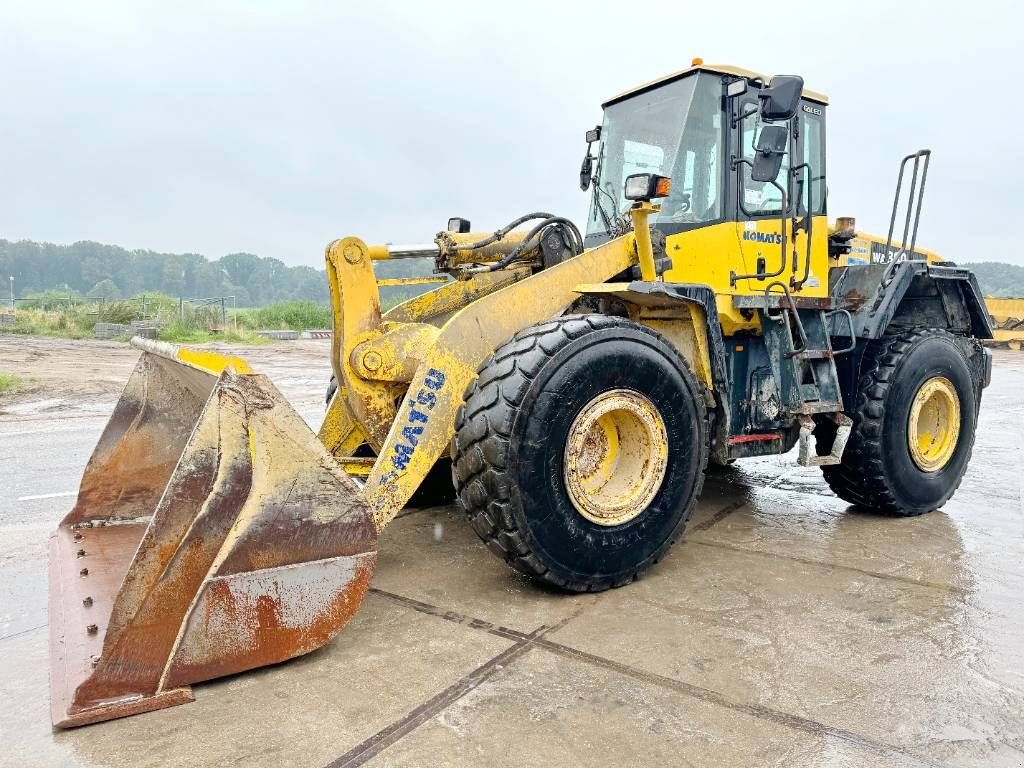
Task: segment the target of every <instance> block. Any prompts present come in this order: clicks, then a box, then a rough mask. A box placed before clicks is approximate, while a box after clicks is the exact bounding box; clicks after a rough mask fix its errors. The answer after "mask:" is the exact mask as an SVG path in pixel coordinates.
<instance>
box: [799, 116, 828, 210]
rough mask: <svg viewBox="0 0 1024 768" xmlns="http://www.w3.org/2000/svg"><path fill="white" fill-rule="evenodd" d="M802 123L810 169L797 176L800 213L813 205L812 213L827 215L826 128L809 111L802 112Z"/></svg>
mask: <svg viewBox="0 0 1024 768" xmlns="http://www.w3.org/2000/svg"><path fill="white" fill-rule="evenodd" d="M801 121H802V122H803V126H802V130H801V136H802V142H803V146H804V151H803V162H805V163H807V164H808V165H809V166H810V169H809V170H808V171H801V172H800V174H799V176H797V184H798V185H799V187H798V189H799V190H800V193H801V197H802V199H801V205H800V211H801V212H804V211H806V210H807V209H808V208H809V207H811V206H812V205H813V211H812V213H815V214H822V213H825V126H824V124H823V122H822V118H821V117H819V116H816V115H813V114H810V113H808V112H807V110H803V111H802V112H801ZM808 181H809V182H810V183H809V184H808ZM808 195H810V200H809V201H808Z"/></svg>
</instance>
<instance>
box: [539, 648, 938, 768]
mask: <svg viewBox="0 0 1024 768" xmlns="http://www.w3.org/2000/svg"><path fill="white" fill-rule="evenodd" d="M544 634H548V633H546V632H545V633H544ZM530 644H531V645H532V646H535V647H537V648H539V649H540V650H543V651H548V652H549V653H554V654H557V655H559V656H562V657H563V658H567V659H571V660H574V661H579V662H583V663H586V664H590V665H591V666H596V667H600V668H603V669H606V670H608V671H612V672H617V673H619V674H621V675H626V676H627V677H632V678H633V679H635V680H639V681H641V682H644V683H648V684H650V685H655V686H658V687H660V688H667V689H669V690H672V691H675V692H676V693H681V694H683V695H685V696H690V697H691V698H695V699H699V700H701V701H704V702H707V703H709V704H714V705H717V706H720V707H723V708H725V709H729V710H732V711H734V712H740V713H742V714H746V715H749V716H751V717H755V718H758V719H760V720H768V721H771V722H773V723H776V724H777V725H781V726H784V727H787V728H791V729H794V730H798V731H804V732H806V733H811V734H813V735H816V736H825V737H830V738H833V739H838V740H841V741H845V742H848V743H851V744H854V745H856V746H859V747H863V748H866V749H869V750H871V751H873V752H879V753H882V754H894V753H895V754H898V755H901V756H902V757H908V758H911V759H913V760H916V761H918V762H919V763H920V764H921V765H927V766H934V767H935V768H946V766H947V764H946V763H942V762H939V761H936V760H933V759H931V758H929V757H926V756H923V755H918V754H915V753H914V752H911V751H910V750H907V749H905V748H903V747H899V746H896V745H894V744H886V743H884V742H880V741H875V740H874V739H871V738H869V737H867V736H862V735H861V734H859V733H855V732H853V731H849V730H846V729H845V728H838V727H836V726H831V725H826V724H825V723H822V722H819V721H818V720H812V719H810V718H807V717H801V716H800V715H792V714H789V713H788V712H783V711H781V710H777V709H771V708H770V707H765V706H761V705H760V704H744V703H742V702H737V701H733V700H732V699H729V698H728V697H726V696H725V695H724V694H722V693H719V692H718V691H715V690H713V689H711V688H704V687H702V686H699V685H693V684H692V683H686V682H683V681H682V680H676V679H675V678H672V677H666V676H664V675H659V674H657V673H655V672H647V671H645V670H642V669H637V668H636V667H631V666H629V665H628V664H623V663H621V662H618V661H614V660H613V659H608V658H605V657H604V656H597V655H594V654H592V653H587V652H586V651H581V650H579V649H578V648H573V647H572V646H568V645H563V644H562V643H558V642H555V641H553V640H547V639H545V638H544V637H543V636H538V637H537V638H535V639H533V640H532V641H531V643H530Z"/></svg>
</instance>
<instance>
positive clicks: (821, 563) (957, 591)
mask: <svg viewBox="0 0 1024 768" xmlns="http://www.w3.org/2000/svg"><path fill="white" fill-rule="evenodd" d="M687 543H688V544H699V545H701V546H702V547H714V548H716V549H725V550H728V551H729V552H737V553H739V554H743V555H759V556H761V557H771V558H775V559H778V560H789V561H791V562H794V563H803V564H804V565H813V566H817V567H819V568H828V569H830V570H838V571H850V572H851V573H859V574H861V575H862V576H869V577H871V578H873V579H880V580H882V581H896V582H900V583H902V584H911V585H913V586H915V587H925V588H926V589H937V590H940V591H942V592H949V593H950V594H953V595H958V596H960V597H967V595H968V594H969V592H968V590H966V589H963V588H962V587H955V586H952V585H950V584H939V583H938V582H934V581H925V580H924V579H914V578H911V577H910V576H899V575H897V574H888V573H880V572H878V571H870V570H868V569H867V568H858V567H857V566H855V565H842V564H841V563H829V562H826V561H825V560H814V559H813V558H810V557H797V556H796V555H783V554H780V553H778V552H762V551H760V550H757V549H747V548H746V547H737V546H733V545H732V544H722V543H720V542H717V541H701V540H699V539H687Z"/></svg>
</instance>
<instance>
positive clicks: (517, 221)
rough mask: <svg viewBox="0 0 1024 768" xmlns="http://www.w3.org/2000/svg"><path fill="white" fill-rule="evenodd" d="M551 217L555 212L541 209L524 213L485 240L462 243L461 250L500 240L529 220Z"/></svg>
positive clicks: (468, 249)
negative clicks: (545, 211)
mask: <svg viewBox="0 0 1024 768" xmlns="http://www.w3.org/2000/svg"><path fill="white" fill-rule="evenodd" d="M551 218H555V215H554V214H553V213H543V212H541V211H537V212H535V213H527V214H524V215H522V216H520V217H519V218H518V219H515V220H514V221H510V222H509V223H508V224H506V225H505V226H504V227H502V228H501V229H496V230H494V232H492V233H491V234H490V235H488V236H487V237H485V238H484V239H483V240H477V241H476V242H475V243H469V244H467V245H460V246H459V250H463V251H475V250H476V249H478V248H483V247H484V246H485V245H490V244H491V243H495V242H497V241H498V240H501V239H502V238H503V237H504V236H505V235H507V234H508V233H509V232H511V231H512V230H513V229H515V228H516V227H518V226H519V225H520V224H524V223H526V222H527V221H531V220H533V219H551Z"/></svg>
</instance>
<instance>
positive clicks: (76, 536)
mask: <svg viewBox="0 0 1024 768" xmlns="http://www.w3.org/2000/svg"><path fill="white" fill-rule="evenodd" d="M81 538H82V534H80V533H76V534H75V541H79V540H81Z"/></svg>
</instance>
